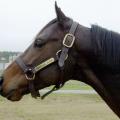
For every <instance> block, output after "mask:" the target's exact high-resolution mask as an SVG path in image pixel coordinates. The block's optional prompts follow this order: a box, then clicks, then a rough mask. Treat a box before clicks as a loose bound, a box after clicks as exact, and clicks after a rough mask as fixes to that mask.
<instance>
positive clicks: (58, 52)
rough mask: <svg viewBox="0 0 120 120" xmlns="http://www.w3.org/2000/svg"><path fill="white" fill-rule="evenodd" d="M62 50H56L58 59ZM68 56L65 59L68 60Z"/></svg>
mask: <svg viewBox="0 0 120 120" xmlns="http://www.w3.org/2000/svg"><path fill="white" fill-rule="evenodd" d="M61 52H62V50H58V51H57V52H56V56H57V59H59V57H60V53H61ZM67 58H68V55H67V56H66V58H65V60H67Z"/></svg>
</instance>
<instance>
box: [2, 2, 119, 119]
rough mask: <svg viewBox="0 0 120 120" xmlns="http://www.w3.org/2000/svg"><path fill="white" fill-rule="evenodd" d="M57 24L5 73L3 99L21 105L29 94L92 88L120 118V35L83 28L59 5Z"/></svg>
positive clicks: (42, 31)
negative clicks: (71, 85) (73, 85)
mask: <svg viewBox="0 0 120 120" xmlns="http://www.w3.org/2000/svg"><path fill="white" fill-rule="evenodd" d="M55 10H56V14H57V18H56V19H54V20H52V21H51V22H49V23H48V24H47V25H46V26H45V27H44V28H43V29H42V30H41V31H40V32H39V33H38V34H37V36H36V37H35V40H34V42H33V43H32V44H31V45H30V46H29V48H28V49H27V50H26V51H25V52H24V53H23V54H22V55H20V56H19V57H18V58H17V59H16V60H15V61H14V62H13V63H12V64H11V65H9V66H8V68H7V69H6V70H5V71H4V73H3V78H1V82H0V83H1V92H0V93H1V95H2V96H4V97H6V98H7V99H9V100H11V101H18V100H20V99H21V98H22V96H23V95H25V94H28V93H31V94H32V96H33V97H37V96H39V92H38V90H40V89H43V88H45V87H48V86H51V85H55V87H54V88H53V90H55V89H59V88H61V87H62V86H63V85H64V83H65V82H66V81H68V80H70V79H74V80H78V81H82V82H85V83H87V84H88V85H90V86H92V87H93V88H94V89H95V90H96V91H97V92H98V94H99V95H100V96H101V97H102V98H103V99H104V101H105V102H106V103H107V104H108V105H109V107H110V108H111V109H112V110H113V111H114V112H115V113H116V114H117V115H118V116H119V117H120V35H119V34H118V33H115V32H112V31H109V30H106V29H104V28H101V27H99V26H97V25H92V26H91V28H87V27H84V26H82V25H80V24H78V23H76V22H74V21H73V20H72V19H71V18H68V17H66V16H65V14H64V13H63V12H62V11H61V9H60V8H59V7H58V6H57V4H55Z"/></svg>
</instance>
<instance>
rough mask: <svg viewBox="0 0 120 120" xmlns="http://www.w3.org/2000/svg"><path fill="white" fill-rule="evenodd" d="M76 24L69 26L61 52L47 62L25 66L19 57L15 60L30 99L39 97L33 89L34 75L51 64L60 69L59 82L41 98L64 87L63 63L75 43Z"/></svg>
mask: <svg viewBox="0 0 120 120" xmlns="http://www.w3.org/2000/svg"><path fill="white" fill-rule="evenodd" d="M77 26H78V23H76V22H73V23H72V25H71V28H70V30H69V33H67V34H66V35H65V37H64V39H63V47H62V49H61V50H59V51H58V52H57V53H56V55H55V56H54V57H51V58H49V59H48V60H46V61H44V62H42V63H40V64H39V65H37V66H33V65H27V64H25V63H24V61H23V60H22V59H21V57H19V58H17V59H16V63H17V64H18V65H19V66H20V68H21V69H22V70H23V72H24V74H25V77H26V79H27V80H28V83H29V91H30V93H31V95H32V97H34V98H37V97H40V94H39V91H38V90H36V89H35V87H34V80H35V75H36V73H37V72H38V71H40V70H42V69H43V68H46V67H47V66H49V65H51V64H52V63H54V62H56V61H58V66H59V68H60V72H61V74H60V80H59V81H58V83H57V84H56V85H55V86H54V87H53V89H52V90H50V91H49V92H47V93H46V94H44V95H43V96H41V98H42V99H43V98H44V97H45V96H47V95H48V94H50V93H51V92H53V91H55V90H58V89H60V88H61V87H62V86H63V85H64V81H63V76H64V63H65V60H67V58H68V52H69V49H70V48H71V47H72V46H73V44H74V42H75V36H74V35H75V31H76V29H77Z"/></svg>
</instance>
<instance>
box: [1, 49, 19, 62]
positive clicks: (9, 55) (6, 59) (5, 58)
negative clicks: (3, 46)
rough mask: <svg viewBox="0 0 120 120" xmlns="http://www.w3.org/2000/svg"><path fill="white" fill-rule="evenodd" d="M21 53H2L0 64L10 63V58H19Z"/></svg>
mask: <svg viewBox="0 0 120 120" xmlns="http://www.w3.org/2000/svg"><path fill="white" fill-rule="evenodd" d="M18 54H20V52H11V51H0V63H8V62H9V61H10V58H12V57H14V56H17V55H18Z"/></svg>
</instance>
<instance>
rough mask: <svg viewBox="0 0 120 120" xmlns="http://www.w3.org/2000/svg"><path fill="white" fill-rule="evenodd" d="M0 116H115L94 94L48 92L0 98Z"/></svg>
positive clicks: (82, 119)
mask: <svg viewBox="0 0 120 120" xmlns="http://www.w3.org/2000/svg"><path fill="white" fill-rule="evenodd" d="M0 120H119V118H117V116H116V115H115V114H114V113H113V112H112V111H111V110H110V109H109V108H108V106H107V105H106V104H105V103H104V102H103V101H102V100H101V98H100V97H99V96H98V95H78V94H77V95H76V94H72V95H71V94H68V95H63V94H59V95H58V94H52V95H50V96H48V97H47V98H46V99H45V100H40V99H37V100H35V99H33V98H31V96H30V95H27V96H25V97H24V98H23V99H22V100H21V101H20V102H14V103H13V102H10V101H8V100H6V99H4V98H2V97H1V98H0Z"/></svg>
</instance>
